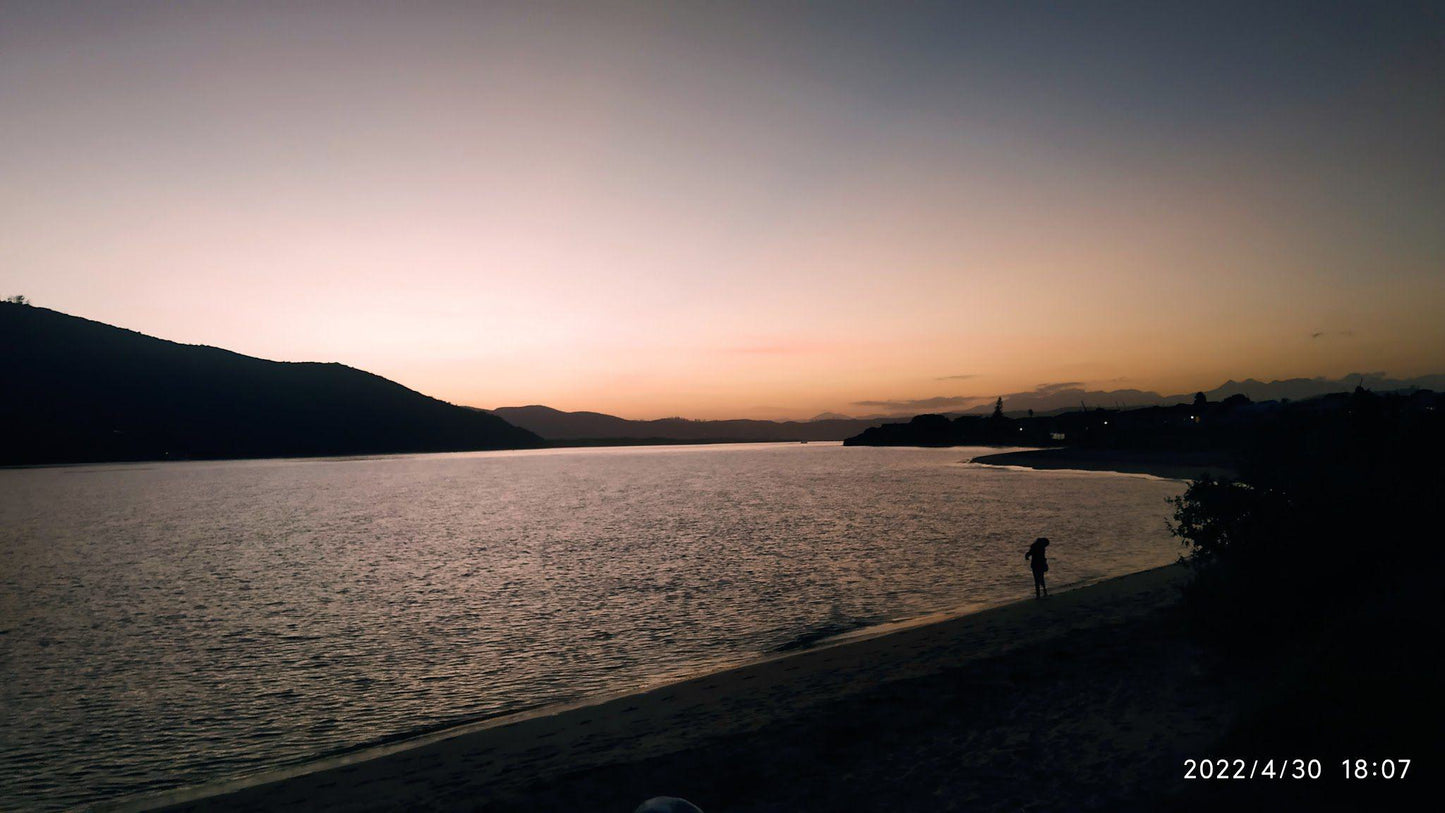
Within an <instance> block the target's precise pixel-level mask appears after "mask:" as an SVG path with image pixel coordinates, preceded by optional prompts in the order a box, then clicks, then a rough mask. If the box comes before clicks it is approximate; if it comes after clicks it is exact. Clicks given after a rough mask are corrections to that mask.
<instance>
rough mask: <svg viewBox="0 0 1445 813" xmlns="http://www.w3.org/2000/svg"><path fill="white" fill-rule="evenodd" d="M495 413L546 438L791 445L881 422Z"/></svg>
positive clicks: (542, 410) (524, 410)
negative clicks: (653, 418)
mask: <svg viewBox="0 0 1445 813" xmlns="http://www.w3.org/2000/svg"><path fill="white" fill-rule="evenodd" d="M492 413H493V414H495V415H499V416H501V417H502V418H505V419H506V420H507V421H508V422H510V423H514V424H516V425H517V426H520V427H523V428H525V429H529V430H531V431H533V432H536V433H537V434H539V435H541V436H542V437H544V438H546V439H548V440H615V439H623V440H684V441H704V440H712V441H748V440H751V441H769V440H771V441H791V440H842V439H844V438H846V437H850V436H852V435H856V434H858V433H859V432H862V431H863V430H865V429H867V428H869V427H871V426H878V425H879V424H880V423H882V421H877V420H861V419H853V418H844V419H833V420H821V421H818V420H814V421H783V422H779V421H751V420H732V421H693V420H688V419H686V418H661V419H658V420H654V421H631V420H627V419H626V418H619V417H617V416H616V415H604V414H602V413H600V412H562V411H560V410H556V409H552V408H551V407H545V406H537V405H533V406H522V407H501V408H499V409H494V410H492Z"/></svg>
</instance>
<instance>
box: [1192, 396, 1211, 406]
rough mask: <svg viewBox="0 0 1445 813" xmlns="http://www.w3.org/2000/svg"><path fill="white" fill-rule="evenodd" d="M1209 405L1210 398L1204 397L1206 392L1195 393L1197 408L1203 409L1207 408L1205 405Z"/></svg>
mask: <svg viewBox="0 0 1445 813" xmlns="http://www.w3.org/2000/svg"><path fill="white" fill-rule="evenodd" d="M1207 406H1209V399H1208V398H1205V397H1204V393H1202V392H1196V393H1194V408H1195V409H1203V408H1205V407H1207Z"/></svg>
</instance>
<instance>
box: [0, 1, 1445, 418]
mask: <svg viewBox="0 0 1445 813" xmlns="http://www.w3.org/2000/svg"><path fill="white" fill-rule="evenodd" d="M1442 144H1445V5H1441V4H1431V3H1403V2H1401V3H1387V4H1381V3H1362V4H1349V3H1298V4H1296V3H1243V4H1230V3H1197V2H1193V3H1183V4H1171V3H1164V2H1146V3H1137V4H1131V3H1069V4H1062V3H1061V4H1037V5H1036V4H1031V3H952V4H926V3H884V2H878V3H848V2H830V3H803V2H776V3H696V2H667V3H664V2H653V3H606V2H591V3H571V4H568V3H545V2H534V3H526V4H505V3H428V2H412V3H395V4H383V3H366V2H347V3H323V2H310V3H304V2H303V3H273V2H264V1H261V0H258V2H248V3H201V2H171V3H152V2H144V0H142V1H140V2H128V3H105V2H92V3H71V2H63V0H51V1H49V2H35V3H14V2H6V1H5V0H0V179H3V183H0V296H8V295H14V294H23V295H25V296H27V297H28V298H29V299H30V300H31V301H32V302H34V303H35V304H37V305H40V306H44V307H49V308H54V309H56V310H60V311H64V312H66V313H71V314H75V315H78V316H83V317H86V318H89V319H95V320H98V321H101V322H106V323H109V324H114V325H119V326H122V327H126V328H130V329H132V330H137V331H140V332H142V333H146V334H150V335H154V336H159V337H162V338H166V339H171V340H174V341H180V342H186V343H193V344H207V345H213V346H218V347H224V348H227V349H230V350H234V351H237V352H241V353H246V354H248V355H254V356H260V357H262V358H269V359H277V360H285V361H339V362H342V363H344V364H348V365H351V366H353V367H358V368H361V369H365V370H368V371H371V372H373V373H376V374H378V375H382V376H386V377H387V378H391V379H393V380H396V381H398V382H400V383H402V384H405V385H406V386H408V387H411V388H413V389H416V390H419V391H421V392H424V393H427V394H429V395H433V396H436V397H438V398H442V399H444V400H447V401H451V402H454V403H460V404H466V405H471V406H480V407H499V406H516V405H523V404H535V403H541V404H547V405H549V406H553V407H556V408H559V409H566V410H584V409H585V410H596V411H601V412H608V413H612V414H616V415H621V416H624V417H629V418H657V417H663V416H672V415H682V416H686V417H692V418H727V417H749V418H774V419H777V418H807V417H810V416H813V415H816V414H818V413H821V412H836V413H842V414H854V415H861V414H872V413H875V412H878V411H879V409H878V407H877V406H876V405H878V404H888V403H924V402H930V403H931V402H935V401H936V402H939V403H944V402H951V403H955V404H957V405H959V406H963V405H967V404H970V403H977V402H982V401H984V400H988V401H991V400H992V399H993V398H994V397H995V396H997V395H1000V394H1004V393H1013V392H1025V391H1032V390H1036V389H1037V388H1040V387H1045V388H1046V387H1048V386H1051V385H1053V384H1057V383H1060V382H1081V383H1082V385H1083V386H1086V387H1090V388H1098V389H1109V390H1114V389H1125V388H1129V389H1140V390H1152V391H1157V392H1163V393H1177V392H1191V391H1194V390H1198V389H1209V388H1212V387H1214V386H1217V385H1218V384H1220V383H1222V382H1223V381H1224V380H1225V379H1227V378H1236V379H1241V378H1246V377H1254V378H1259V379H1263V380H1270V379H1274V378H1288V377H1296V376H1304V377H1309V376H1330V377H1338V376H1342V375H1346V374H1348V373H1350V372H1353V371H1365V370H1368V371H1380V372H1386V373H1388V374H1390V375H1392V376H1397V377H1409V376H1417V375H1424V374H1430V373H1440V372H1445V319H1442V318H1441V314H1442V313H1445V149H1442V148H1441V145H1442Z"/></svg>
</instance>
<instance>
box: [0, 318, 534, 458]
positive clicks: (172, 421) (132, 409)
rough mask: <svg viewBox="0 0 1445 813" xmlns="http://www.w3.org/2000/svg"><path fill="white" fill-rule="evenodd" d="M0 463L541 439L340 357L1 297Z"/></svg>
mask: <svg viewBox="0 0 1445 813" xmlns="http://www.w3.org/2000/svg"><path fill="white" fill-rule="evenodd" d="M0 348H3V349H4V352H3V354H0V381H3V388H4V389H3V397H0V426H4V427H5V436H4V440H3V441H0V464H5V465H16V464H38V463H72V462H91V461H108V460H161V459H188V458H236V457H287V456H314V455H353V454H380V453H390V452H440V451H463V450H476V449H510V448H523V447H533V446H541V445H542V440H541V439H540V438H538V437H537V436H536V435H534V434H532V433H531V432H528V431H527V430H525V429H520V428H518V427H515V426H512V425H511V424H508V423H507V422H506V421H504V420H502V419H501V418H498V417H496V416H494V415H488V414H485V413H481V412H478V411H476V410H470V409H466V408H463V407H459V406H454V405H452V404H448V403H445V402H443V401H438V400H436V399H435V398H429V397H427V396H425V395H422V394H421V393H418V392H415V391H412V390H409V389H407V388H406V387H403V386H401V385H400V384H397V383H395V382H393V381H388V380H387V379H384V378H381V377H380V376H375V375H372V374H371V373H367V372H363V371H361V370H357V369H353V368H351V367H346V366H344V365H341V364H318V363H286V362H275V361H265V360H263V359H257V358H252V357H250V356H243V355H239V354H237V353H232V352H229V351H226V350H220V349H217V348H214V347H200V346H193V345H183V344H177V343H175V342H169V341H164V340H161V339H156V338H152V337H149V336H144V335H142V334H139V333H135V332H133V331H129V330H123V329H121V328H116V327H111V326H109V325H104V324H101V323H99V322H92V321H90V320H87V319H80V318H77V317H74V316H68V315H66V314H63V313H57V312H56V311H52V310H47V309H45V308H37V307H32V306H29V305H26V304H23V303H17V302H13V301H10V302H4V303H0Z"/></svg>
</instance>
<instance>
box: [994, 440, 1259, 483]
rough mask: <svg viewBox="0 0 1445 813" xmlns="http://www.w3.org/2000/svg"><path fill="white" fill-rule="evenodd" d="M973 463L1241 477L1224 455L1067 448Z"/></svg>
mask: <svg viewBox="0 0 1445 813" xmlns="http://www.w3.org/2000/svg"><path fill="white" fill-rule="evenodd" d="M973 462H974V463H986V464H988V465H991V466H1024V467H1026V468H1031V469H1074V470H1079V471H1117V472H1124V473H1126V474H1152V475H1154V476H1155V477H1166V478H1168V479H1171V480H1195V479H1198V478H1199V477H1200V476H1202V475H1205V474H1208V475H1209V476H1210V477H1214V478H1216V479H1218V478H1221V477H1229V478H1234V477H1237V476H1238V474H1237V473H1236V472H1235V469H1234V466H1233V462H1232V461H1231V460H1230V458H1229V457H1228V456H1227V455H1226V454H1224V453H1222V452H1133V451H1121V450H1117V449H1081V448H1077V447H1065V448H1057V449H1031V450H1029V451H1026V452H1004V453H1002V454H990V455H983V456H982V457H975V458H974V459H973Z"/></svg>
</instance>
